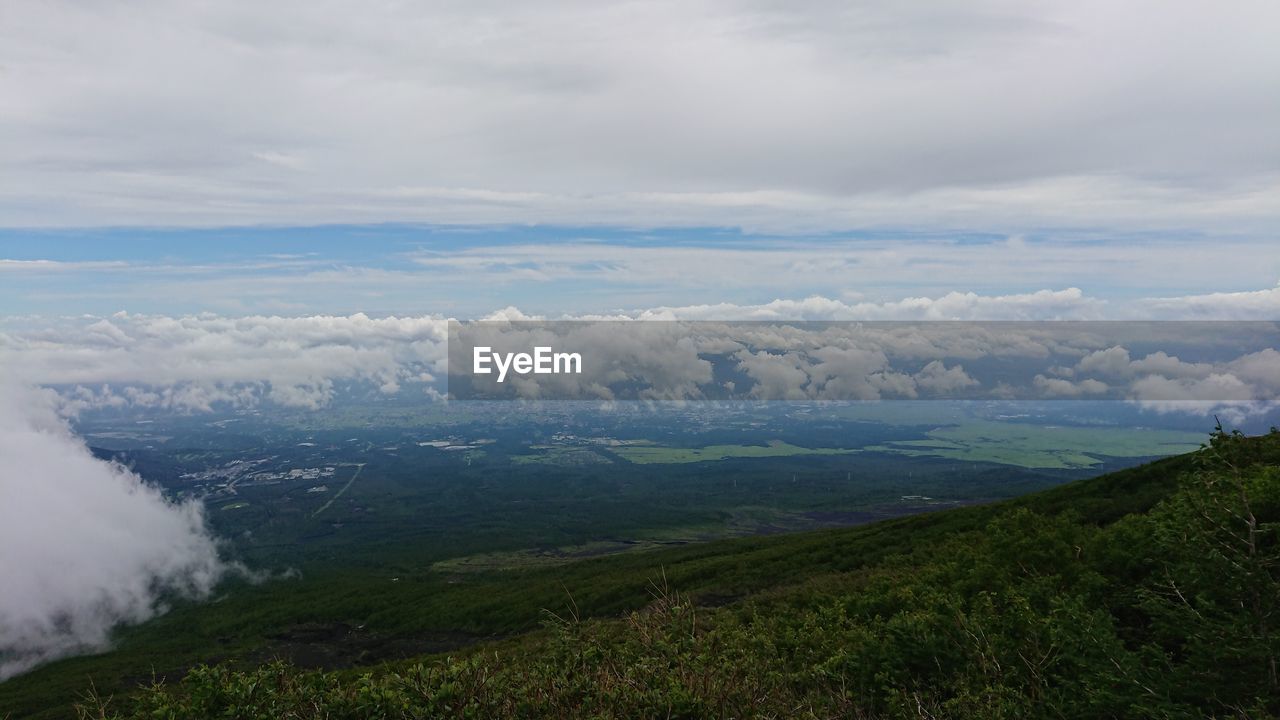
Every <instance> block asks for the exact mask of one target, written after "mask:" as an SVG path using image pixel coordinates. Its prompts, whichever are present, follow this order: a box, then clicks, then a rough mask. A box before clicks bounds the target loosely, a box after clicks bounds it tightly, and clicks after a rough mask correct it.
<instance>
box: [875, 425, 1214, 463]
mask: <svg viewBox="0 0 1280 720" xmlns="http://www.w3.org/2000/svg"><path fill="white" fill-rule="evenodd" d="M928 437H929V439H927V440H895V441H890V442H888V443H885V444H884V445H879V446H875V447H870V448H867V449H868V450H879V451H881V452H890V453H899V454H902V455H910V456H933V457H941V458H949V459H952V460H964V461H969V462H994V463H1003V464H1006V465H1016V466H1019V467H1026V468H1056V469H1068V468H1088V467H1095V466H1098V465H1101V464H1102V463H1103V462H1104V458H1128V457H1150V456H1152V455H1162V454H1176V453H1185V452H1191V451H1192V450H1195V449H1196V447H1197V446H1198V444H1199V443H1200V440H1201V439H1202V437H1203V436H1202V435H1200V434H1199V433H1191V432H1183V431H1179V430H1155V429H1130V430H1126V431H1124V432H1116V431H1115V429H1113V428H1105V427H1079V426H1071V425H1032V424H1029V423H1007V422H992V421H982V420H966V421H964V422H960V423H957V424H954V425H946V426H943V427H939V428H935V429H933V430H930V431H929V432H928Z"/></svg>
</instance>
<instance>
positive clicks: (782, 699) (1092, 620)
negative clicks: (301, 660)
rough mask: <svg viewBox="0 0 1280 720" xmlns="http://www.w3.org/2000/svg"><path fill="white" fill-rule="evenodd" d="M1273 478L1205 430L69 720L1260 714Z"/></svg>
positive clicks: (1270, 701) (682, 551) (617, 575)
mask: <svg viewBox="0 0 1280 720" xmlns="http://www.w3.org/2000/svg"><path fill="white" fill-rule="evenodd" d="M1278 465H1280V433H1278V432H1275V431H1273V432H1272V433H1271V434H1270V435H1269V436H1266V437H1263V438H1256V439H1248V438H1244V437H1243V436H1240V435H1239V434H1236V433H1226V432H1223V431H1221V429H1219V431H1218V432H1216V433H1215V434H1214V435H1213V437H1212V439H1211V442H1210V443H1209V445H1208V446H1206V447H1205V448H1204V449H1203V450H1202V451H1200V452H1198V453H1196V454H1194V455H1190V456H1183V457H1179V458H1173V459H1170V460H1166V461H1161V462H1158V463H1153V464H1151V465H1148V466H1144V467H1141V468H1136V469H1133V470H1127V471H1122V472H1119V473H1113V474H1110V475H1106V476H1102V477H1099V478H1096V479H1093V480H1088V481H1082V482H1077V483H1072V484H1069V485H1065V486H1062V487H1059V488H1055V489H1053V490H1049V491H1045V492H1041V493H1037V494H1034V495H1031V496H1028V497H1025V498H1022V499H1019V500H1015V501H1009V502H1006V503H1001V504H999V505H992V506H985V507H974V508H963V509H959V510H953V511H946V512H941V513H936V514H933V515H926V516H917V517H912V518H905V519H902V520H895V521H889V522H885V523H878V524H876V525H872V526H867V527H862V528H853V529H848V530H838V531H822V532H815V533H805V534H799V535H793V536H782V537H768V538H751V539H745V540H737V541H722V542H718V543H709V544H706V545H701V546H697V547H688V548H679V549H677V550H672V551H654V552H649V553H642V554H636V555H624V556H618V557H610V558H603V559H597V560H588V561H581V562H577V563H571V564H568V565H564V566H557V567H550V568H538V569H533V570H529V571H526V572H517V573H506V574H505V575H504V577H505V585H504V586H503V590H502V591H498V590H497V588H498V586H497V585H493V586H488V587H485V588H483V589H482V585H483V583H480V584H470V585H464V586H463V588H462V589H460V590H458V594H457V595H455V596H454V598H452V600H463V599H464V597H465V598H466V599H468V600H471V601H474V602H473V604H470V605H468V606H467V607H466V610H465V611H466V612H468V613H478V614H480V615H483V614H484V613H490V614H494V613H498V614H503V613H505V615H506V617H507V618H508V619H509V622H510V623H511V625H510V627H512V628H513V629H514V628H517V627H520V626H521V625H522V623H524V622H527V620H525V619H522V618H527V617H528V613H529V610H528V608H530V607H531V606H532V605H533V604H536V603H543V604H542V607H563V608H564V609H563V610H560V611H557V612H555V613H546V614H544V616H543V622H542V630H540V631H537V632H533V633H530V634H526V635H522V636H519V637H515V638H512V639H508V640H505V641H501V642H498V643H495V644H481V645H475V646H471V647H469V648H467V649H463V650H458V651H454V652H452V653H450V654H449V655H434V656H425V657H422V658H418V659H414V660H408V661H397V662H391V663H387V664H383V665H377V666H373V667H366V668H364V669H361V670H339V671H328V672H315V671H307V670H302V669H299V668H296V667H291V666H289V665H285V664H279V663H268V664H260V665H255V666H252V667H243V666H242V667H239V668H237V667H234V666H231V665H225V664H224V665H214V666H202V667H198V668H195V669H193V670H192V671H191V672H189V673H188V674H187V675H186V677H185V679H183V680H182V681H181V682H172V683H170V682H157V683H155V684H153V685H150V686H149V687H147V688H145V689H144V690H142V691H141V692H138V693H136V694H133V695H129V696H124V697H117V698H114V699H113V698H110V697H108V696H107V695H106V694H102V693H95V692H90V694H89V695H88V696H86V697H85V698H84V700H83V701H82V702H81V703H80V704H79V705H78V710H79V713H80V715H81V717H85V718H120V719H125V718H129V719H132V718H139V719H140V718H201V717H222V718H281V717H290V718H418V717H686V718H693V717H883V718H899V717H901V718H905V717H911V718H920V717H934V718H942V717H955V718H1028V717H1065V718H1075V717H1149V718H1174V717H1188V718H1190V717H1238V718H1246V717H1247V718H1264V717H1275V716H1276V715H1277V714H1278V713H1280V681H1278V678H1277V661H1278V660H1280V632H1278V631H1277V629H1276V626H1277V623H1278V622H1280V617H1278V616H1277V613H1278V611H1280V542H1277V537H1276V530H1277V527H1280V525H1278V523H1280V468H1278ZM641 578H645V579H647V582H645V581H644V580H642V579H641ZM556 585H559V586H560V589H559V590H558V592H559V595H560V598H561V599H560V600H552V599H551V598H552V597H554V593H555V592H556V590H555V587H554V586H556ZM672 588H679V589H680V590H681V592H676V591H674V590H673V589H672ZM566 590H568V592H569V595H568V598H567V600H566V599H565V597H566V596H565V591H566ZM486 592H487V593H494V596H493V597H490V598H489V599H488V602H485V601H482V600H481V599H480V598H481V595H480V593H486ZM463 593H466V595H465V596H464V595H463ZM452 600H451V601H452ZM438 610H439V612H438V613H437V616H439V615H440V614H443V615H448V611H447V609H445V606H444V605H440V606H438ZM619 613H621V616H620V617H619ZM455 620H461V617H456V618H455Z"/></svg>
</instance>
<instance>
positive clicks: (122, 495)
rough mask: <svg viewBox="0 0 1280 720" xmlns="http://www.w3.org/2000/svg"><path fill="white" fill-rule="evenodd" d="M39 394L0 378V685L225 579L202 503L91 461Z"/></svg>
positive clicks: (47, 396) (46, 396)
mask: <svg viewBox="0 0 1280 720" xmlns="http://www.w3.org/2000/svg"><path fill="white" fill-rule="evenodd" d="M51 395H52V393H48V392H41V391H34V390H25V389H19V388H15V387H14V386H12V385H11V384H9V383H8V382H7V381H6V382H0V464H2V465H3V470H0V567H3V568H4V591H3V592H0V680H4V679H5V678H8V677H10V676H12V675H15V674H17V673H20V672H23V671H24V670H27V669H29V668H31V667H33V666H35V665H37V664H40V663H43V662H46V661H49V660H52V659H55V658H58V657H61V656H64V655H68V654H72V653H76V652H83V651H85V650H91V649H96V648H102V647H103V646H105V645H106V644H107V642H108V640H109V636H110V631H111V629H112V628H114V627H115V626H116V625H117V624H119V623H136V622H142V621H143V620H146V619H148V618H150V617H151V616H153V615H154V614H156V613H157V612H159V611H160V610H161V609H162V602H163V598H164V597H165V596H166V595H167V594H169V593H176V594H179V595H186V596H192V597H202V596H205V595H207V594H208V593H209V592H210V590H211V589H212V588H213V587H214V585H215V584H216V583H217V581H218V579H219V578H220V577H222V575H223V574H224V573H225V572H226V571H227V566H226V565H225V564H224V563H223V562H222V561H221V560H219V557H218V550H217V546H216V544H215V542H214V540H213V539H212V537H211V536H210V535H209V532H208V531H207V529H206V528H205V524H204V516H203V514H202V506H201V505H200V504H199V503H197V502H187V503H183V504H174V503H171V502H169V501H167V500H166V499H165V498H164V497H163V496H162V495H161V494H160V491H159V490H157V489H155V488H153V487H151V486H148V485H146V484H144V483H143V482H142V481H141V479H139V478H138V476H136V475H134V474H133V473H131V472H129V471H128V470H126V469H125V468H123V467H120V466H119V465H114V464H111V463H107V462H103V461H101V460H98V459H97V458H95V457H93V455H92V454H91V453H90V452H89V449H88V448H87V447H86V446H85V445H84V443H83V442H81V441H80V440H79V439H77V438H75V437H74V436H73V435H72V434H71V432H70V431H69V429H68V428H67V426H66V424H65V422H64V421H63V420H62V419H61V418H60V417H59V416H58V414H57V413H56V412H55V405H56V402H55V398H52V397H51Z"/></svg>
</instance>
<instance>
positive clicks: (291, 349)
mask: <svg viewBox="0 0 1280 720" xmlns="http://www.w3.org/2000/svg"><path fill="white" fill-rule="evenodd" d="M489 317H490V318H496V319H509V320H530V319H544V318H537V317H534V316H529V315H526V314H524V313H522V312H521V311H520V310H518V309H517V308H506V309H504V310H500V311H498V312H495V313H493V314H491V315H490V316H489ZM1277 318H1280V287H1277V288H1271V289H1267V290H1259V291H1251V292H1241V293H1218V294H1213V295H1203V296H1189V297H1182V298H1146V299H1135V300H1133V301H1131V302H1128V303H1125V304H1124V305H1123V306H1117V305H1116V304H1114V303H1109V302H1107V301H1104V300H1100V299H1098V298H1094V297H1090V296H1089V295H1087V294H1086V293H1084V292H1082V291H1081V290H1079V289H1076V288H1067V289H1063V290H1041V291H1038V292H1032V293H1023V294H1012V295H999V296H984V295H978V294H975V293H958V292H955V293H949V294H947V295H943V296H940V297H937V298H928V297H915V298H905V299H902V300H897V301H891V302H884V303H870V302H858V301H851V302H846V301H842V300H837V299H832V298H825V297H809V298H804V299H800V300H789V299H779V300H775V301H772V302H769V303H764V304H759V305H741V304H728V303H723V304H717V305H707V306H691V307H659V308H652V309H646V310H636V311H627V312H618V313H614V314H609V315H599V314H596V315H580V316H577V317H575V318H554V319H581V320H621V321H631V320H681V321H695V320H725V321H733V320H778V321H791V320H797V321H801V320H821V321H855V320H857V321H861V320H912V321H915V320H1021V321H1040V320H1045V321H1048V320H1110V319H1144V320H1147V319H1161V320H1165V319H1176V320H1206V319H1212V320H1266V321H1270V320H1274V319H1277ZM952 334H955V333H952ZM960 335H961V336H960V337H957V338H953V339H951V340H949V341H948V343H947V347H942V348H941V349H937V350H934V351H933V354H932V356H929V354H928V353H925V354H923V355H919V354H918V353H917V355H918V357H919V358H921V359H922V361H921V362H919V363H918V364H917V366H915V367H911V368H908V369H907V370H906V371H905V372H908V373H910V374H911V375H912V377H913V379H912V380H911V382H910V383H909V384H910V386H911V389H915V390H920V389H923V390H924V391H930V390H934V389H936V387H937V386H938V384H939V383H940V382H943V381H944V380H946V381H948V382H951V381H956V380H964V378H962V377H961V376H960V375H959V373H960V372H962V371H963V370H962V369H958V368H957V366H956V364H955V362H948V363H947V364H945V365H944V366H940V367H933V368H932V370H931V371H929V372H925V365H927V363H928V362H929V360H932V359H943V358H952V357H954V358H959V359H961V360H965V362H966V364H965V367H966V368H967V367H970V366H969V362H970V361H972V360H973V359H975V358H980V357H982V356H983V355H984V354H990V353H994V352H996V351H997V350H998V351H999V352H1000V353H1004V354H1006V355H1007V354H1009V353H1010V352H1011V351H1010V350H1009V349H1008V348H1007V347H1003V346H1004V345H1008V344H1009V343H1014V345H1015V346H1017V345H1019V344H1022V345H1024V346H1025V347H1024V350H1023V351H1025V352H1027V353H1031V354H1030V355H1028V357H1036V356H1037V354H1038V355H1039V356H1044V350H1043V348H1042V347H1041V346H1040V345H1041V344H1042V343H1041V341H1036V342H1026V340H1027V338H1021V339H1020V340H1019V339H1018V338H1014V339H1008V338H1001V337H999V333H996V334H992V333H991V332H985V334H983V335H982V336H981V337H979V336H969V335H967V334H966V333H965V332H961V333H960ZM988 336H990V337H988ZM447 338H448V320H447V318H445V317H443V316H440V315H424V316H417V317H385V318H375V317H369V316H367V315H364V314H359V313H357V314H354V315H350V316H323V315H316V316H305V317H275V316H248V317H239V318H227V317H220V316H214V315H207V314H206V315H196V316H183V317H168V316H163V315H136V314H128V313H124V312H121V313H117V314H115V315H112V316H110V317H92V316H83V317H77V318H61V319H43V318H35V319H31V318H28V319H16V318H11V319H9V320H7V321H0V365H3V366H5V367H6V368H11V369H12V373H11V374H12V375H13V376H16V378H17V379H18V380H20V381H22V382H24V383H26V384H29V385H33V386H52V387H57V388H59V390H60V397H61V398H62V403H63V411H64V412H65V413H69V414H73V413H75V412H79V411H81V410H83V409H86V408H100V407H125V406H131V407H146V408H156V409H163V410H174V411H179V412H198V411H208V410H210V409H212V408H214V407H215V406H224V407H250V406H254V405H257V404H260V403H265V404H274V405H279V406H284V407H294V408H303V409H316V408H320V407H323V406H325V405H327V404H329V403H330V402H331V401H332V400H333V398H334V396H335V392H336V391H337V389H338V388H339V387H341V386H342V385H343V384H344V383H363V384H366V385H368V386H371V387H375V388H377V389H378V390H379V391H381V392H382V393H385V394H395V393H400V392H415V393H419V394H422V395H426V396H429V397H439V396H440V394H441V393H442V392H443V389H444V386H443V383H442V380H443V378H444V376H445V375H446V373H447V367H448V358H447V356H446V355H447V352H446V350H447ZM983 338H987V339H988V340H990V341H991V342H992V343H996V344H997V345H1000V346H1002V347H995V346H993V347H991V348H988V349H987V350H986V351H984V350H983V348H981V347H974V348H972V350H965V351H964V352H962V353H959V354H957V352H956V347H954V346H956V343H957V342H959V343H961V344H964V343H970V344H972V343H975V342H977V341H979V340H981V339H983ZM871 341H873V344H872V345H871V346H867V347H862V346H861V345H858V346H856V347H855V346H853V345H850V346H849V347H848V348H847V349H850V350H859V351H872V352H875V353H881V354H882V355H883V356H884V357H885V358H886V362H884V363H879V364H878V365H877V367H876V368H874V369H875V370H876V371H884V370H885V369H886V368H887V362H888V361H892V360H894V358H895V357H904V356H905V357H912V356H911V352H916V351H911V350H910V348H909V346H910V344H911V342H914V341H913V340H912V339H911V338H909V337H908V338H905V339H904V338H900V337H895V335H894V334H893V333H890V334H887V335H883V336H881V337H879V338H878V339H877V338H871ZM770 342H771V341H770V340H769V339H768V338H767V337H763V336H758V335H757V336H756V337H754V338H753V339H752V340H751V342H750V343H747V344H744V345H742V346H740V347H737V348H735V350H744V351H745V352H743V353H740V354H739V355H737V357H738V358H739V360H740V364H741V367H740V368H739V369H740V370H741V371H743V372H746V373H748V374H754V375H755V376H758V377H759V378H764V377H765V376H766V375H767V376H769V381H768V384H769V385H770V386H771V387H773V388H774V389H773V390H771V391H770V392H769V393H767V395H768V397H770V398H779V397H808V398H814V397H815V392H814V388H815V387H817V386H816V385H815V383H814V381H813V377H814V372H811V370H814V368H811V367H809V366H810V365H815V364H816V365H822V366H823V367H834V366H835V365H840V363H836V362H835V360H834V359H833V358H829V357H828V358H819V357H817V356H814V357H812V358H808V357H804V356H801V355H797V354H794V353H793V354H792V355H790V356H785V357H784V355H785V353H786V352H790V351H792V350H795V349H796V348H795V347H791V346H789V345H788V344H787V343H786V342H783V341H779V342H778V343H775V344H770ZM904 342H905V343H907V347H906V348H898V347H897V346H899V345H902V344H903V343H904ZM615 344H616V343H615ZM1071 347H1072V348H1073V350H1072V351H1073V352H1074V353H1075V355H1074V356H1073V357H1074V359H1079V358H1081V357H1084V356H1085V355H1088V354H1089V353H1093V352H1096V351H1107V350H1109V349H1113V348H1115V350H1116V352H1125V353H1129V352H1131V351H1132V352H1133V353H1135V357H1134V358H1133V362H1134V365H1133V367H1132V368H1130V370H1129V371H1128V372H1127V374H1126V375H1125V376H1124V377H1118V376H1115V374H1114V373H1113V374H1112V375H1110V376H1108V375H1106V374H1099V373H1096V372H1094V373H1090V372H1088V370H1090V368H1089V367H1084V368H1078V369H1070V368H1069V367H1067V366H1069V365H1070V362H1074V359H1072V358H1067V360H1070V362H1067V363H1065V365H1064V366H1063V367H1046V368H1045V370H1044V372H1043V375H1044V377H1043V378H1042V379H1041V380H1040V381H1039V383H1038V385H1036V387H1035V388H1034V390H1035V396H1036V397H1097V396H1100V395H1101V394H1102V390H1103V389H1105V388H1110V389H1112V390H1116V389H1120V388H1123V389H1126V390H1125V391H1126V392H1129V391H1130V390H1131V391H1132V392H1129V397H1131V399H1138V400H1151V401H1157V402H1159V401H1174V400H1182V399H1196V398H1201V396H1205V397H1204V398H1203V399H1206V400H1207V399H1214V400H1240V399H1242V398H1244V397H1248V398H1258V397H1259V395H1258V391H1257V390H1256V388H1262V389H1264V390H1266V391H1267V393H1268V394H1267V397H1270V394H1269V393H1270V388H1271V387H1272V386H1273V385H1276V384H1280V383H1276V382H1273V379H1272V377H1271V375H1270V374H1269V373H1270V370H1269V369H1267V370H1265V371H1259V370H1257V368H1256V366H1257V365H1258V364H1259V363H1260V362H1261V361H1260V360H1259V358H1263V359H1265V358H1266V357H1270V356H1256V357H1253V358H1251V359H1249V363H1252V365H1249V366H1248V367H1246V365H1245V364H1241V363H1242V362H1243V360H1242V358H1244V356H1245V355H1246V353H1245V352H1243V351H1242V352H1240V353H1237V354H1236V355H1233V356H1232V357H1221V358H1216V361H1217V363H1216V364H1212V365H1211V364H1205V363H1204V362H1201V363H1200V364H1199V365H1198V366H1196V365H1194V364H1193V363H1190V362H1186V363H1181V364H1179V362H1180V361H1179V359H1178V358H1176V357H1174V358H1169V359H1167V360H1170V361H1171V362H1169V361H1166V362H1164V363H1160V362H1159V360H1160V358H1159V357H1154V356H1153V358H1148V359H1144V358H1145V357H1146V355H1148V354H1151V353H1152V352H1154V350H1158V349H1159V348H1139V347H1137V346H1134V347H1125V346H1124V343H1123V342H1106V341H1104V340H1102V339H1090V338H1081V339H1079V340H1078V341H1076V340H1073V341H1072V344H1071ZM614 349H615V350H616V348H614ZM1258 349H1259V348H1254V349H1253V351H1256V350H1258ZM686 350H691V351H693V352H695V355H696V353H698V352H704V351H705V350H706V348H700V347H699V348H686ZM712 351H713V352H714V349H713V350H712ZM1023 351H1019V352H1023ZM1251 352H1252V351H1251ZM762 353H764V354H762ZM974 353H976V354H974ZM1137 353H1141V354H1137ZM966 354H968V357H966ZM782 360H785V361H786V362H788V363H790V364H791V365H794V366H795V367H794V368H793V369H792V370H791V371H788V372H782V369H780V367H779V362H781V361H782ZM1238 360H1240V361H1241V363H1237V365H1234V366H1233V365H1230V363H1231V362H1233V361H1238ZM848 364H849V363H847V362H845V363H844V365H848ZM1262 364H1264V365H1265V364H1266V363H1262ZM668 365H669V363H668V364H663V363H660V362H659V363H657V364H655V365H654V367H655V368H663V367H667V366H668ZM687 365H688V363H685V364H684V365H679V366H671V367H674V368H675V369H676V370H681V369H683V370H686V371H687V370H688V369H689V368H688V367H686V366H687ZM853 365H854V366H857V367H862V365H865V363H854V364H853ZM882 366H883V367H882ZM895 369H898V368H895ZM1093 369H1095V370H1101V369H1104V368H1101V367H1099V368H1093ZM1193 370H1194V372H1192V371H1193ZM943 371H946V372H947V373H949V374H948V375H946V376H945V377H936V378H935V377H933V376H934V375H936V374H938V373H941V372H943ZM921 373H923V374H921ZM916 375H919V377H918V378H916V377H915V376H916ZM788 377H790V378H793V379H795V380H796V381H797V382H801V381H802V382H803V383H804V384H805V385H804V387H799V386H797V387H790V386H788V385H787V384H786V382H785V380H786V378H788ZM886 377H889V376H886ZM891 379H892V378H891ZM1237 381H1239V382H1240V383H1243V384H1245V385H1248V387H1245V386H1244V385H1241V386H1240V387H1235V386H1233V385H1232V383H1235V382H1237ZM664 382H665V381H664ZM700 382H701V381H700ZM823 382H824V383H825V381H823ZM668 384H669V385H672V386H674V385H676V384H677V383H668ZM899 384H902V383H899ZM962 386H963V387H974V386H973V385H972V383H964V384H963V385H962ZM824 387H825V385H824ZM832 387H835V386H834V385H832ZM894 387H896V385H893V384H890V385H889V386H886V387H885V388H882V390H887V391H893V389H894ZM979 389H980V388H979ZM880 394H881V393H880V391H877V393H876V395H877V396H879V395H880ZM890 394H891V395H892V394H894V393H893V392H891V393H890ZM897 394H901V393H897ZM907 394H908V396H913V395H911V393H907ZM925 394H928V392H925ZM1023 396H1024V397H1025V395H1023Z"/></svg>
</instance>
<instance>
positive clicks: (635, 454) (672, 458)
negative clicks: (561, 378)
mask: <svg viewBox="0 0 1280 720" xmlns="http://www.w3.org/2000/svg"><path fill="white" fill-rule="evenodd" d="M611 450H612V452H614V453H615V454H617V455H619V456H621V457H623V458H625V459H627V460H630V461H631V462H633V463H637V464H640V465H647V464H657V463H695V462H706V461H709V460H725V459H728V458H763V457H787V456H790V455H845V454H848V453H855V452H858V451H857V450H852V449H845V448H806V447H800V446H798V445H792V444H790V443H785V442H782V441H779V440H771V441H769V443H768V444H767V445H708V446H706V447H700V448H678V447H653V446H645V445H631V446H625V447H616V448H611Z"/></svg>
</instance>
